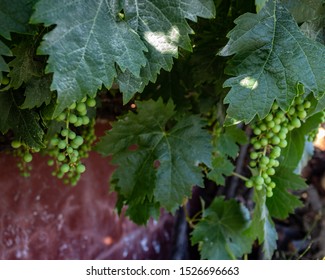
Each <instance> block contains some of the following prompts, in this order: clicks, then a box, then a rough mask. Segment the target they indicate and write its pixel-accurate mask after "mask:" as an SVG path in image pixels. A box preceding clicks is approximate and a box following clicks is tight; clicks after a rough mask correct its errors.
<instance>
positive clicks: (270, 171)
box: [266, 167, 275, 176]
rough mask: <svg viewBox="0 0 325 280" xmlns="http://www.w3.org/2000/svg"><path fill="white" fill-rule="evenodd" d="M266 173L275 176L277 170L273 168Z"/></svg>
mask: <svg viewBox="0 0 325 280" xmlns="http://www.w3.org/2000/svg"><path fill="white" fill-rule="evenodd" d="M266 173H267V174H268V175H269V176H273V175H274V174H275V169H274V168H273V167H270V168H268V169H267V170H266Z"/></svg>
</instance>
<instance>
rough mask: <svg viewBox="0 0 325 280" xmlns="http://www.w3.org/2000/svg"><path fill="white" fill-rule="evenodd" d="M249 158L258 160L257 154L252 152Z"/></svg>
mask: <svg viewBox="0 0 325 280" xmlns="http://www.w3.org/2000/svg"><path fill="white" fill-rule="evenodd" d="M250 158H251V159H257V158H258V153H257V152H252V153H251V154H250Z"/></svg>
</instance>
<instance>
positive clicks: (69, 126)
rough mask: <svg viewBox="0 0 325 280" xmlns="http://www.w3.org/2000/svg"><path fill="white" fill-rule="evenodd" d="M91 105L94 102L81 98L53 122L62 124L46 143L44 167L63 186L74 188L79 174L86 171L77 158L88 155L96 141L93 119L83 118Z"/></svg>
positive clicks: (94, 101)
mask: <svg viewBox="0 0 325 280" xmlns="http://www.w3.org/2000/svg"><path fill="white" fill-rule="evenodd" d="M95 106H96V100H95V99H93V98H84V99H82V100H81V101H80V102H78V103H73V104H72V105H71V106H70V107H69V108H68V109H66V110H65V111H64V112H62V113H61V114H60V115H59V116H58V117H57V119H56V120H57V121H58V122H63V123H64V127H63V128H62V129H61V131H60V132H58V133H56V134H55V135H54V136H53V137H52V138H51V139H50V141H49V150H48V154H49V155H50V156H51V157H52V159H50V160H49V161H48V165H50V166H54V168H55V170H54V171H53V173H52V174H53V175H54V176H57V177H58V178H60V179H63V181H64V183H66V184H71V185H76V184H77V182H78V180H79V179H80V175H81V174H82V173H83V172H85V170H86V167H85V165H84V164H83V163H82V162H81V159H82V158H85V157H87V156H88V152H89V151H90V149H91V145H92V143H93V142H94V140H95V138H96V137H95V132H94V120H90V118H89V117H88V116H87V108H89V107H95ZM81 127H82V128H81Z"/></svg>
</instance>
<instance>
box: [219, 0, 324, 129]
mask: <svg viewBox="0 0 325 280" xmlns="http://www.w3.org/2000/svg"><path fill="white" fill-rule="evenodd" d="M235 23H236V27H235V28H234V29H233V30H232V31H231V32H230V33H229V34H228V36H229V38H230V40H229V42H228V44H227V45H226V46H225V47H224V48H223V49H222V51H221V52H220V54H221V55H224V56H229V55H233V54H235V56H234V57H233V58H232V59H231V60H230V62H229V65H228V67H227V69H226V71H227V73H228V74H229V75H232V76H235V77H233V78H230V79H228V80H227V81H226V82H225V84H224V86H226V87H231V90H230V91H229V93H228V95H227V96H226V98H225V100H224V102H225V103H227V104H229V108H228V111H227V113H228V115H229V117H231V118H234V119H236V120H238V121H242V120H243V121H245V122H246V123H248V122H250V121H251V120H252V119H253V118H254V116H255V115H256V114H257V115H259V117H260V118H264V117H265V116H266V114H268V112H269V111H270V108H271V106H272V104H273V102H274V100H276V101H277V102H278V103H279V104H280V106H281V108H282V109H284V110H286V109H287V108H288V107H289V105H290V104H291V102H292V100H293V98H294V96H295V94H296V91H295V88H296V85H297V83H298V82H300V83H302V84H304V85H305V88H306V89H307V90H308V91H312V92H314V94H315V96H320V95H321V94H322V93H323V92H325V79H324V73H325V48H324V46H323V45H321V44H319V43H317V42H314V41H312V40H311V39H309V38H307V37H305V36H304V35H303V34H302V33H301V31H300V30H299V27H298V26H297V24H296V22H295V21H294V19H293V17H292V16H291V15H290V13H289V12H288V10H286V9H285V8H284V7H283V6H282V5H281V4H280V2H279V1H276V0H270V1H268V2H267V4H266V5H265V7H264V8H263V9H262V10H261V11H260V12H259V13H258V14H250V13H248V14H244V15H242V16H240V17H239V18H238V19H237V20H236V21H235Z"/></svg>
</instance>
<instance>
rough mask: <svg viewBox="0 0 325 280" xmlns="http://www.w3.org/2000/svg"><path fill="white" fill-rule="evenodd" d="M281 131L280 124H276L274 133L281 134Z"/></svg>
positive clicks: (273, 129)
mask: <svg viewBox="0 0 325 280" xmlns="http://www.w3.org/2000/svg"><path fill="white" fill-rule="evenodd" d="M280 130H281V125H279V124H276V125H275V126H274V127H273V128H272V131H273V132H274V133H279V131H280Z"/></svg>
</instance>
